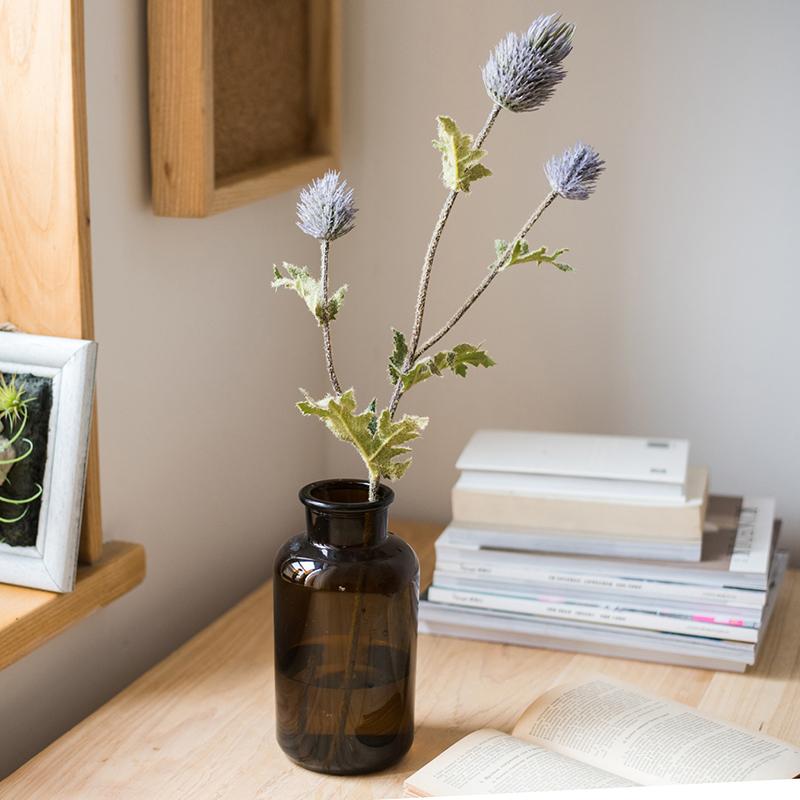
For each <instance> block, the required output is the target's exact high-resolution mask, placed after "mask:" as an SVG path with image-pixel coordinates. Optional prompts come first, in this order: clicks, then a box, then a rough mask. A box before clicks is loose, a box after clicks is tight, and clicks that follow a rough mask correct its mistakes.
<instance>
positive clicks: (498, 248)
mask: <svg viewBox="0 0 800 800" xmlns="http://www.w3.org/2000/svg"><path fill="white" fill-rule="evenodd" d="M509 246H510V245H509V243H508V242H507V241H505V240H504V239H495V241H494V251H495V253H496V254H497V260H498V261H501V260H502V259H503V258H505V257H506V256H507V254H508V248H509ZM568 252H569V249H568V248H566V247H562V248H560V249H556V250H555V251H554V252H552V253H548V252H547V248H546V247H544V246H543V247H540V248H538V249H537V250H531V249H530V245H529V244H528V243H527V242H526V241H525V240H524V239H519V240H517V241H516V242H515V243H514V249H513V251H512V253H511V257H510V258H508V261H507V263H506V264H504V265H503V267H502V268H501V272H502V270H504V269H506V268H508V267H511V266H513V265H514V264H528V263H530V262H532V261H535V262H536V263H537V264H539V266H541V265H542V264H552V265H553V266H554V267H555V268H556V269H560V270H561V271H562V272H572V271H573V270H572V267H571V266H570V265H569V264H564V263H562V262H560V261H558V258H559V256H562V255H563V254H564V253H568Z"/></svg>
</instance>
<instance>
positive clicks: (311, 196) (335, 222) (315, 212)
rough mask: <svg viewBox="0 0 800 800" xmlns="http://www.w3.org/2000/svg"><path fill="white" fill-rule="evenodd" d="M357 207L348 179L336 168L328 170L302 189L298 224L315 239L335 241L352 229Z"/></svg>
mask: <svg viewBox="0 0 800 800" xmlns="http://www.w3.org/2000/svg"><path fill="white" fill-rule="evenodd" d="M357 211H358V209H357V208H356V207H355V205H354V203H353V190H352V189H351V188H349V187H348V185H347V181H346V180H344V179H343V178H342V176H341V175H340V174H339V173H338V172H337V171H335V170H328V172H326V173H325V174H324V175H323V176H322V177H321V178H316V179H314V180H313V181H311V183H309V184H308V186H306V187H305V188H304V189H302V190H301V192H300V198H299V199H298V201H297V226H298V227H299V228H300V230H301V231H303V233H307V234H308V235H309V236H313V237H314V238H315V239H320V240H322V241H326V242H332V241H333V240H334V239H338V238H339V237H340V236H344V235H345V234H346V233H349V232H350V231H351V230H352V229H353V226H354V225H355V218H356V212H357Z"/></svg>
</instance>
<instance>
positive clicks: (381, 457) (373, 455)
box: [297, 389, 428, 480]
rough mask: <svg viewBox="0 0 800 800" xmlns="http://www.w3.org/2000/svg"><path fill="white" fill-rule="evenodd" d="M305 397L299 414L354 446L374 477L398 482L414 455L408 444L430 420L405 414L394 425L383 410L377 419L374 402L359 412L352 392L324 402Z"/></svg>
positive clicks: (299, 405)
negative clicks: (309, 418)
mask: <svg viewBox="0 0 800 800" xmlns="http://www.w3.org/2000/svg"><path fill="white" fill-rule="evenodd" d="M301 391H303V390H301ZM303 394H304V395H305V398H306V399H305V400H301V401H300V402H299V403H298V404H297V407H298V409H300V412H301V413H302V414H306V415H312V416H316V417H319V418H320V419H321V420H322V421H323V422H324V423H325V426H326V427H327V428H328V430H329V431H330V432H331V433H333V435H334V436H336V437H337V438H338V439H341V440H342V441H344V442H348V443H349V444H351V445H353V447H355V449H356V450H357V451H358V454H359V455H360V456H361V459H362V460H363V462H364V464H365V465H366V467H367V470H368V472H369V474H370V475H371V476H373V477H377V478H386V479H387V480H397V479H398V478H401V477H402V476H403V475H404V474H405V472H406V470H407V469H408V467H409V466H410V465H411V457H410V456H409V457H408V458H404V457H405V456H406V455H407V454H408V453H410V452H411V448H410V447H406V444H407V443H408V442H410V441H413V440H414V439H416V438H417V437H419V436H420V435H421V434H422V431H424V430H425V427H426V426H427V424H428V418H427V417H415V416H410V415H408V414H405V415H403V418H402V419H400V420H398V421H396V422H395V421H393V420H392V418H391V415H390V414H389V409H387V408H384V409H383V410H382V411H381V412H380V414H378V415H377V418H376V414H375V401H373V402H372V403H370V405H369V406H368V407H367V408H366V409H365V410H364V411H362V412H360V413H359V412H358V411H357V404H356V397H355V392H354V391H353V390H352V389H348V390H347V391H346V392H345V393H344V394H343V395H341V397H338V398H337V397H333V396H332V395H328V396H327V397H324V398H323V399H322V400H314V399H312V398H311V397H310V396H309V395H308V393H307V392H305V391H303ZM401 459H402V460H401Z"/></svg>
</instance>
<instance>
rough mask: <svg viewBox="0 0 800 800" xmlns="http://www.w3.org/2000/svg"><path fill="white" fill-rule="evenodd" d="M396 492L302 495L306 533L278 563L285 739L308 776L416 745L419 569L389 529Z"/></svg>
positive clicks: (312, 491)
mask: <svg viewBox="0 0 800 800" xmlns="http://www.w3.org/2000/svg"><path fill="white" fill-rule="evenodd" d="M392 500H394V492H393V491H392V490H391V489H389V487H387V486H381V487H380V488H379V496H378V499H377V500H376V501H374V502H368V484H367V482H366V481H359V480H330V481H319V482H317V483H310V484H308V486H305V487H303V489H301V490H300V501H301V502H302V503H303V505H304V506H305V509H306V522H307V526H306V532H305V533H301V534H300V535H299V536H294V537H292V538H291V539H289V541H287V542H286V543H285V544H284V545H283V547H281V549H280V550H279V551H278V554H277V556H276V558H275V579H274V599H275V611H274V613H275V692H276V707H277V715H276V716H277V738H278V744H279V745H280V746H281V748H282V749H283V751H284V752H285V753H286V755H287V756H289V758H290V759H291V760H292V761H294V762H295V763H297V764H299V765H300V766H302V767H305V768H306V769H311V770H315V771H317V772H326V773H331V774H336V775H356V774H360V773H365V772H374V771H376V770H380V769H384V768H386V767H388V766H390V765H392V764H394V763H395V762H396V761H398V760H399V759H400V758H401V757H402V756H403V755H404V754H405V753H406V751H407V750H408V748H409V747H410V746H411V742H412V740H413V738H414V672H415V662H416V645H417V604H418V598H419V564H418V562H417V557H416V555H415V554H414V551H413V550H412V549H411V547H409V545H407V544H406V543H405V542H404V541H403V540H402V539H400V538H399V537H397V536H395V535H394V534H392V533H389V531H388V528H387V521H388V511H389V505H390V504H391V502H392Z"/></svg>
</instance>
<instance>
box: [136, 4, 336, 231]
mask: <svg viewBox="0 0 800 800" xmlns="http://www.w3.org/2000/svg"><path fill="white" fill-rule="evenodd" d="M147 17H148V62H149V97H150V164H151V175H152V187H153V210H154V211H155V213H156V214H159V215H162V216H175V217H205V216H208V215H210V214H215V213H218V212H221V211H226V210H228V209H231V208H235V207H237V206H240V205H243V204H245V203H250V202H253V201H255V200H259V199H261V198H263V197H267V196H269V195H273V194H277V193H279V192H283V191H286V190H287V189H290V188H293V187H295V186H299V185H301V184H303V183H306V182H308V181H309V180H311V179H312V178H314V177H318V176H319V175H320V174H322V173H323V172H324V171H325V170H327V169H332V168H335V167H336V166H337V164H338V158H339V147H340V128H341V121H340V118H341V108H340V93H341V89H340V87H341V64H340V62H341V0H236V2H233V1H232V0H148V4H147ZM239 17H241V19H240V18H239ZM273 17H274V18H275V19H276V24H275V25H271V20H272V18H273ZM253 21H257V22H258V23H259V25H260V26H263V27H259V26H253V25H248V22H253ZM281 21H283V22H285V23H286V22H289V23H291V26H290V28H291V31H292V32H293V34H292V35H293V37H294V38H295V39H297V37H298V36H301V37H302V39H303V42H304V44H303V43H302V42H299V44H300V46H298V47H292V46H291V44H292V42H287V52H288V53H291V54H292V58H287V59H285V62H286V66H285V68H284V67H283V63H284V61H283V60H282V59H281V53H280V52H279V47H277V46H271V47H266V48H264V49H259V48H262V47H263V46H264V42H263V41H261V38H263V37H261V38H259V34H260V33H264V34H265V36H267V35H268V36H270V37H274V38H273V39H272V40H271V41H272V43H273V44H277V43H278V42H280V39H281V36H282V32H281V30H280V27H279V23H280V22H281ZM276 26H277V27H276ZM292 41H293V40H292ZM232 53H233V54H234V55H231V54H232ZM270 53H274V54H275V55H273V56H272V57H270ZM283 69H285V70H286V75H285V76H284V75H283V74H282V72H281V70H283ZM248 81H250V82H251V84H252V85H251V86H248ZM298 82H299V85H298ZM220 84H224V85H223V86H222V87H221V86H220ZM215 91H216V92H217V98H216V101H215ZM220 91H221V92H223V95H222V96H221V97H220V95H219V94H218V93H219V92H220ZM276 98H277V99H276ZM282 112H283V113H285V114H287V115H289V116H287V119H289V117H290V119H289V122H287V124H286V125H284V124H283V120H282V119H281V116H280V115H281V113H282ZM228 115H230V116H232V117H234V119H231V120H228V118H227V117H228Z"/></svg>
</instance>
